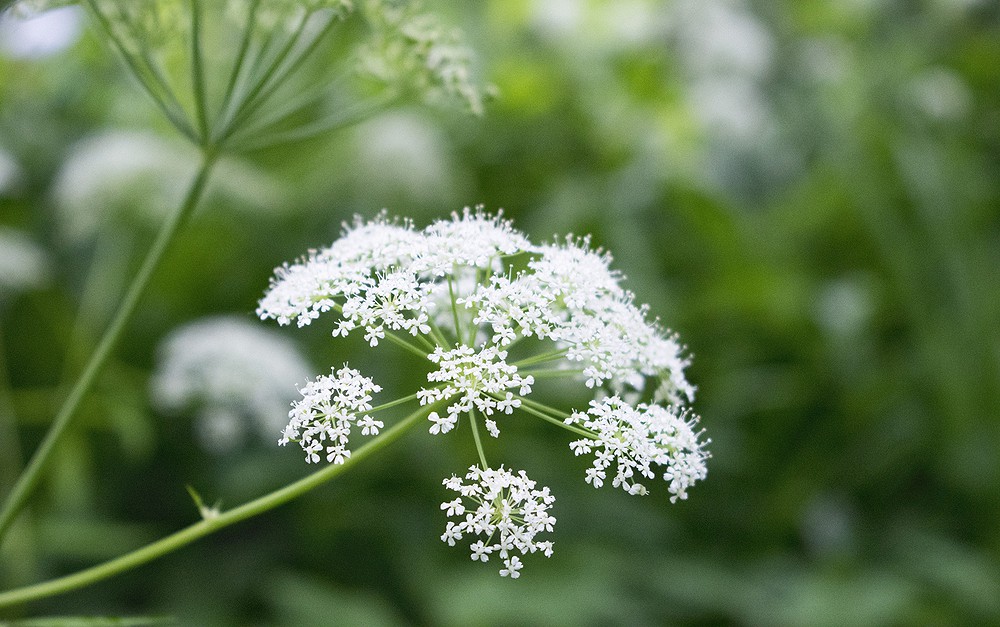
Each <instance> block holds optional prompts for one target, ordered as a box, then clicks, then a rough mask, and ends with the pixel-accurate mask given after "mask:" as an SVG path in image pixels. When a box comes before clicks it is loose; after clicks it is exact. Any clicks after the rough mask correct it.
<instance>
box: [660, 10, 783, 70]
mask: <svg viewBox="0 0 1000 627" xmlns="http://www.w3.org/2000/svg"><path fill="white" fill-rule="evenodd" d="M672 16H673V20H672V22H673V28H672V30H673V33H674V37H675V38H676V39H677V40H678V43H679V45H680V48H679V52H680V54H681V58H682V60H683V62H684V65H685V67H686V68H687V70H688V72H690V73H691V74H692V75H693V76H711V75H722V76H732V75H743V76H748V77H752V78H760V77H762V76H763V75H764V74H765V73H766V72H767V71H768V69H769V68H770V66H771V61H772V59H773V56H774V42H773V39H772V37H771V34H770V33H769V32H768V31H767V29H766V27H765V26H764V25H763V24H761V22H760V21H758V20H757V19H756V18H755V17H754V16H753V14H752V13H750V12H749V11H748V10H746V9H745V8H744V7H743V5H742V3H740V2H735V1H719V2H702V1H701V0H681V1H680V2H678V3H677V4H676V5H674V9H673V13H672Z"/></svg>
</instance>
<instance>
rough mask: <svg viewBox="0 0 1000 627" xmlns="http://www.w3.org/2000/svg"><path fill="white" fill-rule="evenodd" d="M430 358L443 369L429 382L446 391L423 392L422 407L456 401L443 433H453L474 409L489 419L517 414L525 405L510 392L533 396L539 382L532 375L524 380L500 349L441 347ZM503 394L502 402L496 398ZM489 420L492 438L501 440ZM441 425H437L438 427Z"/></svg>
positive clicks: (491, 347)
mask: <svg viewBox="0 0 1000 627" xmlns="http://www.w3.org/2000/svg"><path fill="white" fill-rule="evenodd" d="M427 358H428V359H430V360H431V361H432V362H434V363H436V364H437V365H438V366H439V368H438V369H437V370H435V371H434V372H431V373H430V374H428V375H427V380H428V381H430V382H432V383H433V382H439V383H443V384H444V387H438V388H429V389H427V388H425V389H422V390H420V402H421V404H424V405H426V404H429V403H433V402H435V401H438V400H442V399H449V400H451V401H452V402H451V404H450V405H448V410H447V411H448V419H447V420H448V424H449V426H448V427H447V428H442V429H441V431H440V432H441V433H446V432H448V431H450V430H451V427H452V426H454V425H455V423H457V422H458V417H459V416H460V415H461V414H464V413H467V412H470V411H472V410H473V409H475V410H477V411H479V413H481V414H483V415H485V416H492V415H493V414H494V413H496V412H500V413H504V414H511V413H513V412H514V409H515V408H516V407H520V406H521V401H520V400H516V399H514V398H513V394H512V393H510V392H507V390H510V389H516V390H518V393H519V394H521V395H527V394H530V393H531V384H532V383H534V381H535V380H534V377H532V376H531V375H528V376H527V377H522V376H520V375H519V374H517V368H516V367H515V366H512V365H510V364H508V363H506V362H505V361H504V360H505V359H506V358H507V353H506V352H505V351H502V350H499V349H498V348H497V347H496V346H489V347H486V348H484V349H483V350H482V351H480V352H478V353H477V352H476V351H475V349H473V348H472V347H471V346H459V347H457V348H455V349H452V350H449V351H445V350H444V349H443V348H441V347H440V346H439V347H437V348H436V349H434V352H433V353H431V354H430V355H428V356H427ZM501 394H502V395H504V396H503V397H502V398H501V399H499V400H498V399H497V398H496V396H497V395H501ZM487 420H488V424H492V425H493V427H492V428H490V434H491V435H492V436H493V437H497V436H499V435H500V432H499V431H498V430H497V428H496V423H495V422H493V421H492V420H489V419H487ZM432 422H435V419H432ZM437 424H438V423H437V422H435V426H437ZM434 428H435V427H431V429H434ZM432 433H436V431H432Z"/></svg>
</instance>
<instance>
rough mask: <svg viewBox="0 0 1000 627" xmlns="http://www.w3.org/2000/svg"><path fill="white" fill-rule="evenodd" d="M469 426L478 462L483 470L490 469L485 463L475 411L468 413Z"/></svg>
mask: <svg viewBox="0 0 1000 627" xmlns="http://www.w3.org/2000/svg"><path fill="white" fill-rule="evenodd" d="M469 424H470V425H472V439H474V440H475V441H476V451H477V452H478V453H479V461H480V463H482V465H483V470H486V469H487V468H489V467H490V465H489V464H487V463H486V453H485V452H483V440H482V438H480V437H479V425H477V424H476V410H474V409H473V410H470V411H469Z"/></svg>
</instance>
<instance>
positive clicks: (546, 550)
mask: <svg viewBox="0 0 1000 627" xmlns="http://www.w3.org/2000/svg"><path fill="white" fill-rule="evenodd" d="M465 480H466V481H468V483H466V482H464V481H463V480H462V479H461V478H460V477H456V476H454V475H452V477H451V478H449V479H445V480H444V482H443V483H444V486H445V487H446V488H448V489H449V490H451V491H453V492H457V493H458V494H459V495H460V496H459V498H456V499H455V500H453V501H448V502H445V503H442V504H441V509H442V510H444V511H445V512H446V513H447V515H448V516H449V517H451V518H456V519H457V522H456V521H454V520H450V521H448V524H447V526H446V528H445V532H444V534H443V535H442V536H441V540H442V541H443V542H447V543H448V545H449V546H454V545H455V544H456V542H457V541H459V540H461V539H462V538H463V537H465V536H466V535H476V536H480V537H482V538H485V540H477V541H476V542H474V543H472V544H471V546H470V552H471V558H472V560H473V561H482V562H487V561H489V558H490V556H492V555H494V554H495V555H496V556H497V558H498V559H500V560H501V561H502V562H503V568H502V569H501V570H500V575H501V576H504V577H510V578H512V579H517V578H518V577H520V576H521V573H520V570H521V567H522V564H521V559H520V557H519V556H518V555H517V553H519V554H520V555H527V554H528V553H534V552H536V551H538V552H541V553H542V554H543V555H545V556H546V557H550V556H551V555H552V542H551V541H550V540H540V541H539V540H535V536H537V535H538V534H539V533H542V532H551V531H552V528H553V526H554V525H555V523H556V519H555V518H554V517H553V516H552V515H551V514H549V509H550V508H551V507H552V503H554V502H555V497H554V496H552V494H550V493H549V489H548V488H547V487H542V488H541V489H536V488H535V482H534V481H532V480H531V479H529V478H528V476H527V475H526V474H525V472H524V471H523V470H520V471H517V473H516V474H515V473H514V472H513V471H510V470H507V469H505V468H504V467H503V466H501V467H500V468H499V469H492V468H487V469H485V470H484V469H482V468H480V467H479V466H472V467H470V468H469V472H468V473H467V474H466V475H465Z"/></svg>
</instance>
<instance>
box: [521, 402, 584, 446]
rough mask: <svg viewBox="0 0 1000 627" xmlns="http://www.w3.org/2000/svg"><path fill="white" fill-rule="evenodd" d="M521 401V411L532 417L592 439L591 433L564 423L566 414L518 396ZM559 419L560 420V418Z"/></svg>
mask: <svg viewBox="0 0 1000 627" xmlns="http://www.w3.org/2000/svg"><path fill="white" fill-rule="evenodd" d="M517 398H519V399H521V411H524V412H527V413H529V414H531V415H532V416H536V417H538V418H541V419H542V420H545V421H546V422H551V423H552V424H554V425H556V426H559V427H562V428H563V429H566V430H567V431H572V432H573V433H575V434H577V435H582V436H583V437H585V438H591V439H594V438H595V435H594V433H593V432H591V431H588V430H586V429H581V428H580V427H577V426H574V425H568V424H566V423H565V417H566V414H564V413H562V412H560V411H558V410H557V409H555V408H553V407H549V406H548V405H543V404H542V403H536V402H535V401H533V400H530V399H527V398H524V397H523V396H518V397H517ZM560 417H561V418H560Z"/></svg>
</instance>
